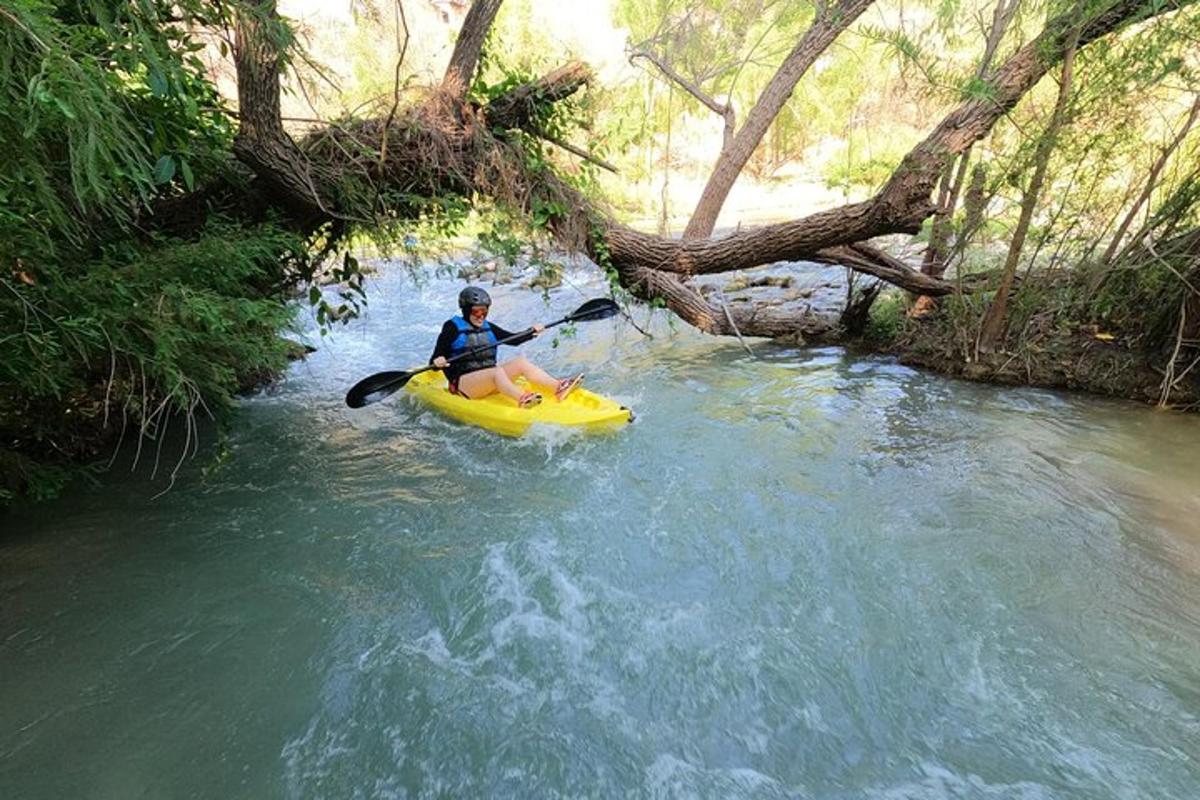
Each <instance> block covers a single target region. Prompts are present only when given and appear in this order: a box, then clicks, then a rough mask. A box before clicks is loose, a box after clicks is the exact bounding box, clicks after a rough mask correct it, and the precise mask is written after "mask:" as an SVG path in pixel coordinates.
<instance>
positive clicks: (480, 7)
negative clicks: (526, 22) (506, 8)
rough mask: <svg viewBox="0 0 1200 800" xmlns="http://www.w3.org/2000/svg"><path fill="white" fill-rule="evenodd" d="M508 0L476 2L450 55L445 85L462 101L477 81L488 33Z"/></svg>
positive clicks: (476, 0) (472, 5)
mask: <svg viewBox="0 0 1200 800" xmlns="http://www.w3.org/2000/svg"><path fill="white" fill-rule="evenodd" d="M503 2H504V0H475V2H474V3H472V4H471V10H470V11H468V12H467V16H466V19H464V20H463V25H462V30H460V31H459V32H458V39H457V40H456V41H455V42H454V52H453V53H451V54H450V64H449V65H448V66H447V67H446V76H445V78H444V79H443V80H442V84H443V86H445V87H446V89H447V90H448V91H449V92H450V93H451V94H452V95H453V96H454V97H456V98H458V99H462V98H463V97H465V96H466V94H467V89H468V88H469V87H470V85H471V81H472V80H474V79H475V69H476V67H478V66H479V56H480V53H482V52H483V43H484V42H485V41H487V35H488V31H489V30H490V29H491V27H492V23H493V22H494V21H495V20H496V13H497V12H499V11H500V4H501V3H503Z"/></svg>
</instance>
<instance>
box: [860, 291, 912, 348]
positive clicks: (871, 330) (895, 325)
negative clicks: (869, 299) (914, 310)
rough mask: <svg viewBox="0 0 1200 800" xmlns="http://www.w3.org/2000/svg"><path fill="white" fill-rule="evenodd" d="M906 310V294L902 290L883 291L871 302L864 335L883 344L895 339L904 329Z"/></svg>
mask: <svg viewBox="0 0 1200 800" xmlns="http://www.w3.org/2000/svg"><path fill="white" fill-rule="evenodd" d="M905 311H906V309H905V300H904V296H903V295H902V294H901V293H900V292H895V291H887V292H884V293H882V294H881V295H879V297H877V298H876V299H875V302H874V303H872V304H871V310H870V313H869V315H868V318H867V326H866V330H864V332H863V335H864V336H865V337H866V338H867V339H868V340H871V341H874V342H878V343H880V344H881V345H886V344H888V343H889V342H892V341H894V340H895V339H896V337H897V336H899V335H900V332H901V331H902V330H903V329H904V324H905V316H904V314H905Z"/></svg>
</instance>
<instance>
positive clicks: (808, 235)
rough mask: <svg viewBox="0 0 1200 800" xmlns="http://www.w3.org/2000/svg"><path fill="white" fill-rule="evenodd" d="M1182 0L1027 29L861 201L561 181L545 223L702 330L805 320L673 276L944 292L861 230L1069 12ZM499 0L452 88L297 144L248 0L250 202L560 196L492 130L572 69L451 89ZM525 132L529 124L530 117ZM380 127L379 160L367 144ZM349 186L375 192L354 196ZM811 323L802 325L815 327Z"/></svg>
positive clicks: (246, 155)
mask: <svg viewBox="0 0 1200 800" xmlns="http://www.w3.org/2000/svg"><path fill="white" fill-rule="evenodd" d="M1192 2H1194V0H1176V2H1175V3H1174V4H1166V3H1161V2H1156V0H1117V2H1112V3H1109V4H1107V5H1106V6H1105V7H1104V8H1102V9H1101V10H1099V11H1094V12H1092V13H1090V14H1088V13H1087V11H1086V9H1087V8H1088V6H1087V4H1083V5H1080V6H1079V7H1078V8H1073V9H1071V10H1069V11H1068V12H1066V13H1064V14H1062V15H1060V16H1058V17H1056V18H1054V19H1052V20H1050V21H1049V22H1048V23H1047V25H1046V28H1045V30H1043V31H1042V33H1041V34H1040V35H1039V36H1037V37H1036V38H1035V39H1034V40H1032V41H1031V42H1029V43H1028V44H1026V45H1025V46H1024V47H1022V48H1021V49H1020V50H1018V51H1017V52H1016V53H1015V54H1013V55H1012V56H1011V57H1010V58H1009V59H1008V60H1007V61H1006V62H1005V63H1004V64H1003V65H1001V66H1000V67H999V68H998V69H996V70H995V71H994V72H993V73H992V74H991V76H990V83H991V88H992V91H991V93H990V96H989V97H988V98H986V99H973V100H968V101H965V102H963V103H961V104H960V105H959V106H958V107H957V108H955V109H954V110H952V111H951V112H950V113H949V114H948V115H947V116H946V117H945V118H944V119H943V120H942V121H941V123H939V124H938V125H937V126H936V127H935V128H934V129H933V131H931V133H930V134H929V135H928V136H927V137H926V138H925V140H923V141H922V142H921V143H919V144H918V145H917V146H916V147H915V148H913V150H912V151H910V152H909V154H908V155H907V156H905V158H904V159H903V160H902V162H901V164H900V166H899V167H898V168H897V169H896V171H895V173H894V174H893V175H892V177H891V178H890V179H889V180H888V181H887V183H886V184H885V185H884V186H883V188H882V189H881V190H880V191H879V192H878V193H877V194H876V195H875V196H874V197H872V198H870V199H869V200H866V201H863V202H859V203H852V204H848V205H845V206H842V207H840V208H835V209H830V210H827V211H822V212H818V213H816V214H813V215H810V216H808V217H804V218H802V219H797V220H793V221H790V222H784V223H780V224H775V225H767V226H764V227H761V228H756V229H750V230H742V231H738V232H736V233H733V234H730V235H728V236H723V237H718V238H703V239H700V238H697V239H687V240H678V239H672V238H667V237H662V236H654V235H650V234H646V233H641V232H639V231H635V230H633V229H631V228H629V227H628V226H625V225H622V224H620V223H618V222H616V221H615V220H613V219H611V218H609V217H607V216H606V215H604V214H602V213H601V212H599V211H598V210H597V209H595V208H594V207H592V206H591V205H590V204H588V203H587V202H586V201H584V200H582V198H579V197H578V196H577V195H573V194H571V195H570V196H569V199H570V207H571V208H572V211H571V212H570V213H568V214H565V215H564V217H563V218H562V219H559V220H555V221H554V222H553V223H552V224H553V228H554V230H555V231H556V232H557V233H558V234H560V235H562V236H563V238H564V239H565V240H566V241H567V242H568V243H569V244H570V245H572V246H582V247H586V248H588V249H590V250H591V255H593V257H595V258H597V260H601V259H603V260H604V261H606V262H607V263H608V264H609V265H611V266H612V267H613V268H614V269H615V270H616V271H617V274H618V275H619V276H620V279H621V281H622V282H623V283H624V284H625V285H626V286H627V287H629V288H631V289H632V290H634V291H635V292H636V293H638V294H640V295H642V296H645V297H659V298H663V299H665V300H666V302H667V304H668V307H670V308H671V310H673V311H675V312H676V313H677V314H679V315H680V316H681V317H682V318H683V319H684V320H685V321H687V322H689V323H690V324H693V325H695V326H696V327H698V328H700V329H701V330H705V331H710V332H713V333H732V332H735V330H736V331H740V332H741V333H742V334H747V335H767V336H776V335H780V333H781V331H783V332H789V333H790V332H795V331H796V330H800V329H804V328H806V327H809V328H811V327H814V326H813V325H810V321H806V320H805V319H803V318H793V319H791V321H790V323H789V322H787V321H785V320H779V319H777V318H776V317H775V316H774V315H773V313H772V312H770V310H764V311H763V312H761V313H755V312H751V311H747V312H741V311H739V312H738V313H736V314H735V313H733V312H732V311H731V310H730V309H728V308H724V307H720V306H714V305H712V304H711V303H710V302H708V301H707V300H705V298H703V297H701V296H699V295H698V294H697V293H696V292H695V291H694V290H692V289H690V288H689V287H687V286H686V285H684V283H683V280H686V278H688V277H689V276H695V275H704V274H713V273H718V272H726V271H731V270H740V269H749V268H753V267H756V266H761V265H764V264H771V263H775V262H780V261H797V260H816V261H822V262H825V263H838V264H843V265H846V266H848V267H850V268H851V269H855V270H859V271H862V272H865V273H868V274H871V275H874V276H875V277H878V278H880V279H881V280H884V281H887V282H889V283H892V284H894V285H896V286H900V287H902V288H904V289H906V290H909V291H913V292H916V293H920V294H926V295H944V294H948V293H951V292H953V291H955V287H954V286H953V285H951V284H948V283H946V282H944V281H941V280H939V279H937V278H934V277H932V276H928V275H923V274H921V273H919V272H918V271H916V270H913V269H909V268H908V267H907V266H906V265H903V264H901V263H900V262H898V261H896V260H895V259H889V258H888V257H887V256H886V254H883V253H882V252H880V251H878V250H876V249H873V248H869V247H866V246H865V243H866V242H867V241H868V240H870V239H872V238H874V237H878V236H882V235H886V234H896V233H904V234H913V233H916V232H917V231H918V230H919V229H920V227H921V225H922V223H923V222H924V220H925V219H926V218H927V217H929V216H930V215H931V214H932V213H933V211H934V205H933V202H932V194H933V191H934V189H935V188H936V184H937V181H938V178H939V176H940V175H941V173H942V172H943V170H944V169H945V166H946V164H947V163H948V161H949V160H950V159H952V158H954V157H955V156H957V155H958V154H960V153H963V152H965V151H966V150H967V148H969V147H970V146H971V145H972V144H973V143H974V142H976V141H978V140H979V139H981V138H983V137H984V136H985V135H987V133H988V132H989V131H990V130H991V129H992V127H993V126H994V125H995V124H996V122H997V121H998V120H999V119H1000V118H1001V117H1002V116H1003V115H1004V114H1005V113H1007V112H1008V111H1009V110H1010V109H1011V108H1012V107H1013V106H1015V105H1016V103H1017V102H1018V101H1019V100H1020V99H1021V97H1023V96H1024V95H1025V93H1026V92H1028V91H1029V90H1030V89H1031V88H1032V87H1033V86H1034V85H1035V84H1036V83H1037V82H1038V81H1039V80H1040V79H1041V78H1042V77H1043V76H1044V75H1045V74H1046V72H1047V70H1048V69H1049V68H1051V67H1052V66H1053V65H1054V64H1056V63H1058V62H1059V61H1060V60H1061V59H1062V56H1063V52H1064V50H1065V47H1066V44H1067V36H1068V30H1069V28H1070V25H1071V23H1072V22H1074V23H1076V24H1077V25H1078V26H1079V27H1078V28H1077V36H1078V43H1079V46H1081V47H1082V46H1084V45H1086V44H1088V43H1089V42H1092V41H1095V40H1096V39H1098V38H1100V37H1102V36H1104V35H1106V34H1108V33H1111V32H1112V31H1115V30H1118V29H1119V28H1121V27H1123V26H1125V25H1128V24H1130V23H1132V22H1135V21H1137V20H1140V19H1145V18H1147V17H1150V16H1156V15H1160V14H1164V13H1167V12H1168V11H1171V10H1174V9H1175V8H1179V7H1182V6H1185V5H1189V4H1190V3H1192ZM498 7H499V2H498V1H497V0H477V4H476V6H475V7H473V9H472V13H471V14H468V23H470V25H472V26H475V27H470V28H469V29H467V28H465V29H464V31H463V33H462V38H461V39H460V41H461V42H464V43H465V44H463V46H462V48H461V50H460V49H456V52H455V57H454V64H456V65H458V66H454V65H452V71H453V72H454V81H453V83H454V85H453V86H448V87H446V88H445V89H444V90H443V91H435V92H433V93H432V94H431V96H430V98H429V99H428V100H427V101H426V102H424V103H422V104H421V105H419V106H417V107H414V108H412V109H409V110H408V111H407V113H404V114H401V115H399V116H393V115H389V116H388V118H387V120H366V121H362V122H359V123H355V124H353V125H347V126H331V127H329V128H328V129H326V130H323V131H320V132H318V133H316V134H313V135H310V136H309V137H307V138H306V139H305V140H304V141H303V142H301V143H299V144H297V143H296V142H295V141H293V140H292V139H291V138H290V137H289V136H288V135H287V133H286V132H285V131H284V129H283V126H282V122H281V120H280V118H279V86H278V75H279V54H278V50H277V47H276V45H275V44H274V42H273V41H272V39H271V36H270V34H269V31H268V30H267V25H266V20H268V19H269V18H270V16H271V15H273V14H274V2H273V0H258V2H257V3H255V4H253V5H252V6H249V7H247V9H246V11H244V12H242V13H241V14H239V16H238V29H237V41H238V47H237V48H236V50H235V58H236V61H237V68H238V79H239V86H238V95H239V100H240V104H241V108H240V120H241V127H240V128H239V133H238V137H237V142H236V145H235V153H236V154H237V157H238V158H239V159H240V160H241V161H242V162H243V163H245V164H246V165H247V166H248V167H249V168H250V169H251V170H252V171H253V172H254V174H255V176H256V178H257V179H256V181H255V186H254V188H255V190H256V191H260V192H261V193H262V198H261V199H262V202H263V203H265V204H268V205H274V206H276V207H280V208H283V209H285V210H286V211H287V212H288V213H289V215H291V216H292V217H293V218H294V219H296V220H297V221H298V222H299V223H301V224H302V225H303V226H304V227H306V228H311V227H313V226H315V225H318V224H320V223H322V222H324V221H334V222H338V221H340V222H349V221H358V222H364V223H367V224H370V222H371V221H372V219H378V220H383V219H387V218H392V219H394V218H395V217H397V216H400V217H403V216H405V215H410V214H414V213H417V211H416V210H415V209H412V208H404V207H401V206H398V205H397V202H399V201H397V200H395V198H397V197H401V198H402V197H409V196H419V197H437V196H439V195H445V194H456V195H458V196H462V197H470V196H471V195H472V194H473V193H476V192H483V193H486V194H490V195H493V196H497V197H499V198H500V199H502V200H504V201H507V202H511V203H514V204H516V205H518V206H525V207H529V206H530V205H531V204H532V202H533V199H534V198H535V197H538V196H541V195H543V194H545V193H547V192H549V193H550V194H552V195H554V194H555V193H556V192H558V195H557V196H560V197H561V196H565V193H563V192H562V191H560V187H558V186H556V181H555V179H554V178H553V176H552V175H544V174H542V175H539V174H533V173H530V172H529V171H528V170H527V169H526V168H525V167H524V165H523V159H522V158H521V153H520V151H519V147H518V146H517V145H515V144H513V143H511V142H506V141H504V140H503V139H502V138H498V137H496V136H494V135H493V134H492V131H493V130H504V129H512V128H530V127H532V126H533V124H534V118H535V114H534V113H533V110H534V109H535V108H536V107H537V104H538V103H544V102H553V101H554V100H556V99H560V98H562V97H565V96H568V95H569V94H570V93H572V92H574V91H576V90H577V89H578V88H579V86H581V85H582V84H583V83H584V82H586V80H587V77H588V73H587V70H586V68H585V67H583V66H582V65H568V66H567V67H564V68H563V69H560V70H556V71H555V72H554V73H551V74H550V75H548V76H546V78H545V79H543V81H541V82H539V84H540V85H538V86H536V87H533V86H531V87H519V88H518V89H516V90H514V91H512V92H510V93H508V94H507V95H505V96H504V97H501V98H498V99H496V100H495V101H493V102H492V103H491V104H490V105H489V106H488V107H486V108H476V107H473V106H470V105H469V104H468V103H466V102H465V101H464V100H463V95H462V93H461V85H465V84H467V83H469V81H470V80H471V78H472V75H471V74H469V73H468V72H467V70H468V67H469V68H470V69H472V70H473V69H474V65H475V64H476V63H477V61H478V48H479V47H480V46H482V42H483V38H484V37H483V36H481V35H479V30H477V29H476V28H477V27H483V28H484V32H486V26H487V25H489V24H490V22H491V19H492V18H493V17H494V16H495V12H496V10H497V9H498ZM476 10H478V12H479V13H474V12H476ZM1081 18H1082V19H1083V22H1082V24H1079V22H1078V21H1079V20H1080V19H1081ZM826 38H828V37H826ZM532 132H533V133H534V134H535V135H536V130H534V131H532ZM385 140H386V141H387V142H388V147H387V149H386V158H384V157H381V156H380V153H381V152H382V151H383V146H382V144H383V141H385ZM348 179H357V180H359V181H360V186H359V191H358V193H357V194H355V193H354V192H352V191H349V190H347V188H346V185H347V181H348ZM351 182H352V181H351ZM362 187H368V188H369V187H374V189H375V191H374V199H373V200H372V201H371V203H370V204H368V205H367V206H366V207H364V205H363V202H362V198H361V196H362V194H363V192H362ZM384 189H386V190H387V191H383V190H384ZM389 203H390V204H391V205H386V204H389ZM380 204H384V207H381V206H380ZM252 207H253V204H252ZM601 251H603V253H601ZM664 273H669V274H664ZM739 315H740V318H739ZM823 320H824V318H822V323H821V325H820V326H815V327H824V326H825V323H824V321H823Z"/></svg>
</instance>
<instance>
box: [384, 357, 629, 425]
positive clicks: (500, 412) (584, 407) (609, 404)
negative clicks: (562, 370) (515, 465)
mask: <svg viewBox="0 0 1200 800" xmlns="http://www.w3.org/2000/svg"><path fill="white" fill-rule="evenodd" d="M517 384H518V385H526V384H525V380H524V379H523V378H522V379H518V381H517ZM406 388H407V389H408V391H409V392H410V393H412V394H413V395H415V396H416V397H417V398H419V399H420V400H421V401H422V402H424V403H428V404H429V405H431V406H433V407H434V408H436V409H437V410H438V411H440V412H442V413H443V414H445V415H446V416H448V417H453V418H454V419H456V420H459V421H460V422H467V423H470V424H471V425H478V426H479V427H481V428H485V429H487V430H489V431H492V432H494V433H499V434H502V435H504V436H522V435H523V434H525V432H526V431H528V430H529V426H531V425H533V424H534V423H537V424H539V425H564V426H567V427H572V428H582V429H584V430H586V431H588V432H592V431H604V430H611V429H613V428H618V427H621V426H622V425H624V424H625V423H627V422H630V421H632V419H633V412H632V411H630V410H629V409H628V408H626V407H625V406H623V405H621V404H619V403H617V402H615V401H613V400H609V399H608V398H607V397H601V396H600V395H598V394H594V393H592V392H589V391H588V390H587V389H584V388H583V387H579V388H577V389H575V391H573V392H571V393H570V394H569V395H567V396H566V397H565V398H564V399H563V401H562V402H561V403H560V402H558V401H556V400H555V399H554V389H552V388H548V387H545V386H538V387H534V391H537V392H540V393H541V395H542V397H543V398H545V399H544V400H543V401H542V402H541V403H540V404H539V405H536V406H533V407H532V408H521V407H519V406H518V405H517V402H516V401H515V400H513V399H512V398H511V397H508V396H507V395H504V394H500V393H499V392H497V393H495V394H492V395H488V396H487V397H485V398H483V399H482V400H468V399H467V398H465V397H462V396H460V395H457V394H451V393H450V390H449V389H448V388H447V385H446V378H445V376H443V375H442V373H440V372H433V371H430V372H422V373H420V374H419V375H414V376H413V377H412V379H411V380H410V381H409V382H408V384H407V386H406Z"/></svg>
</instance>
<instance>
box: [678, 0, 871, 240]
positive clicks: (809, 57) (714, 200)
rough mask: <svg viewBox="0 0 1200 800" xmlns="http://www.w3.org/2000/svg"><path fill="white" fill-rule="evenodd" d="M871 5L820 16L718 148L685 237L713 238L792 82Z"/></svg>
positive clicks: (842, 6)
mask: <svg viewBox="0 0 1200 800" xmlns="http://www.w3.org/2000/svg"><path fill="white" fill-rule="evenodd" d="M873 1H874V0H839V2H838V4H837V5H836V6H833V7H831V8H826V9H825V10H824V11H818V13H817V18H816V19H815V20H813V24H812V26H811V27H810V28H809V29H808V31H807V32H806V33H805V34H804V36H803V37H801V39H800V41H799V42H797V43H796V46H795V47H794V48H793V49H792V52H791V53H789V54H788V56H787V58H786V59H784V61H783V63H782V64H781V65H780V66H779V69H778V71H776V73H775V75H774V76H773V77H772V78H771V81H770V83H768V84H767V88H765V89H763V93H762V94H761V95H759V98H758V101H757V102H756V103H755V104H754V108H752V109H750V113H748V114H747V115H746V122H745V124H743V125H742V127H741V129H740V130H739V131H738V132H737V133H736V134H735V135H734V136H733V140H732V141H729V140H728V139H727V140H726V142H725V144H724V145H723V146H722V148H721V155H720V156H719V157H718V158H717V163H716V166H714V167H713V170H712V173H711V174H710V175H709V177H708V183H707V184H705V186H704V191H703V192H702V193H701V195H700V200H699V202H698V203H697V204H696V210H695V211H694V212H692V218H691V220H690V221H689V222H688V225H687V228H686V229H685V230H684V232H683V238H685V239H697V238H702V237H705V236H709V235H711V234H712V231H713V227H714V226H715V225H716V224H717V216H718V215H719V214H720V213H721V207H722V206H723V205H725V198H727V197H728V196H729V192H730V190H731V189H732V188H733V184H734V182H735V181H737V178H738V175H740V174H741V172H742V168H743V167H745V166H746V162H747V161H749V160H750V156H751V155H753V153H754V149H755V148H756V147H758V143H759V142H760V141H762V137H763V135H765V134H766V132H767V129H768V128H769V127H771V123H772V122H773V121H774V120H775V117H776V116H778V115H779V112H780V110H781V109H782V108H783V106H784V104H785V103H786V102H787V101H788V98H789V97H791V96H792V92H793V91H794V90H795V88H796V83H797V82H799V80H800V78H801V77H802V76H803V75H804V73H805V72H807V71H808V68H809V67H810V66H812V64H813V62H814V61H816V60H817V56H819V55H821V53H823V52H825V49H826V48H828V47H829V45H830V44H831V43H832V42H833V40H834V39H836V38H837V36H838V34H839V33H841V32H842V31H844V30H845V29H846V28H848V27H849V26H850V25H851V23H853V22H854V21H855V20H856V19H858V17H859V16H860V15H861V14H862V13H863V11H865V10H866V9H867V7H868V6H870V5H871V3H872V2H873ZM818 8H820V6H818Z"/></svg>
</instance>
